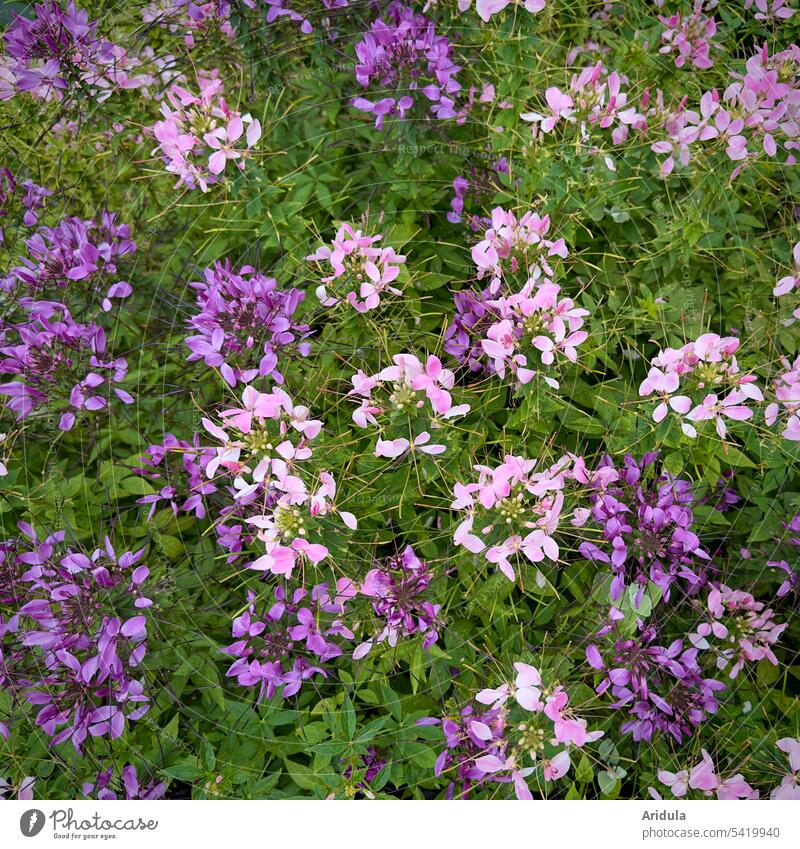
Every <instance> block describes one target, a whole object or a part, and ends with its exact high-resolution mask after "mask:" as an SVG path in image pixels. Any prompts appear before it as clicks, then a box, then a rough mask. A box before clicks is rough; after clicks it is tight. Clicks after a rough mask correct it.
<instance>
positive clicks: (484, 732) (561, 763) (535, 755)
mask: <svg viewBox="0 0 800 849" xmlns="http://www.w3.org/2000/svg"><path fill="white" fill-rule="evenodd" d="M514 669H515V670H516V672H517V674H516V677H515V679H514V682H513V683H504V684H501V685H500V686H499V687H496V688H490V689H485V690H481V691H480V692H479V693H477V694H476V696H475V701H476V702H478V703H479V704H481V705H488V706H490V707H489V710H487V711H485V712H483V713H476V712H475V711H474V709H473V708H472V706H467V707H466V708H465V709H464V710H462V711H461V713H460V714H459V715H458V716H457V717H446V718H445V719H443V720H438V719H435V718H425V719H423V720H420V721H419V724H423V725H434V724H439V723H441V726H442V731H443V733H444V737H445V741H446V744H447V748H446V749H445V750H444V751H443V752H442V753H441V754H440V755H439V757H438V758H437V761H436V767H435V773H436V775H440V774H441V773H442V772H444V770H445V769H447V770H448V771H449V770H454V769H455V770H457V776H458V780H459V782H460V784H461V789H460V795H461V796H462V797H463V796H464V795H466V794H467V793H468V792H469V790H470V789H471V788H472V787H473V786H476V785H481V784H483V783H485V782H499V783H513V785H514V792H515V795H516V797H517V798H518V799H532V798H533V796H532V794H531V791H530V787H529V786H528V782H527V780H526V779H527V778H528V777H529V776H530V775H533V774H536V778H537V780H538V781H539V783H541V782H542V781H544V782H545V783H547V782H551V781H558V779H560V778H563V777H564V776H565V775H566V774H567V773H568V772H569V769H570V766H571V762H570V752H571V751H572V750H573V749H580V748H582V747H583V746H585V745H586V744H587V743H593V742H595V741H596V740H599V739H600V737H602V736H603V732H602V731H589V730H588V729H587V723H586V720H585V719H583V718H581V717H580V716H578V715H577V714H576V713H575V711H574V708H573V707H571V706H570V704H569V696H568V694H567V692H566V690H565V689H564V688H563V687H562V686H560V685H556V686H552V687H549V688H547V687H544V686H543V684H542V677H541V675H540V673H539V670H538V669H537V668H536V667H534V666H531V665H530V664H527V663H520V662H517V663H515V664H514ZM527 762H529V763H530V764H531V765H529V766H526V765H525V764H526V763H527ZM454 787H455V782H454V783H453V784H451V786H450V788H449V789H448V797H452V795H453V790H454Z"/></svg>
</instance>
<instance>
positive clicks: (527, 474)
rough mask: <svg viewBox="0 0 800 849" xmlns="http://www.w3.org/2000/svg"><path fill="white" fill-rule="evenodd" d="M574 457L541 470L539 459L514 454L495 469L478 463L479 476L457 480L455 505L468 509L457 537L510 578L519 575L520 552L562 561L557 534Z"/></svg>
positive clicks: (537, 559) (533, 557)
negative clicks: (474, 478)
mask: <svg viewBox="0 0 800 849" xmlns="http://www.w3.org/2000/svg"><path fill="white" fill-rule="evenodd" d="M572 462H573V461H572V458H571V457H567V456H565V457H562V458H561V460H559V461H558V462H557V463H555V464H554V465H553V466H550V467H549V468H545V469H542V471H539V472H537V471H534V469H535V468H536V466H537V461H536V460H528V459H525V458H524V457H515V456H514V455H512V454H508V455H506V457H505V459H504V460H503V462H502V463H501V464H500V465H499V466H496V467H495V468H491V467H489V466H482V465H477V466H474V469H475V471H477V472H478V473H479V477H478V481H477V482H475V483H468V484H462V483H457V484H456V485H455V488H454V490H453V494H454V495H455V500H454V501H453V503H452V504H451V505H450V507H451V509H453V510H459V511H464V512H466V514H467V515H466V518H464V519H462V520H461V522H460V523H459V525H458V527H457V528H456V531H455V534H454V535H453V542H455V543H456V545H460V546H463V547H464V548H466V549H467V551H471V552H473V553H474V554H480V553H482V552H483V553H484V556H485V557H486V559H487V560H488V561H489V562H490V563H496V564H497V566H498V568H499V569H500V571H501V572H502V573H503V574H504V575H505V576H506V577H507V578H508V579H509V581H514V580H516V574H515V571H514V563H516V564H517V565H518V564H519V562H520V554H522V555H524V557H525V558H527V560H529V561H530V562H531V563H534V564H536V563H541V562H542V561H543V560H545V559H549V560H553V561H557V560H558V557H559V548H558V543H557V542H556V540H555V538H554V534H555V532H556V530H557V529H558V524H559V519H560V517H561V512H562V508H563V505H564V493H563V489H564V486H565V484H566V481H567V480H568V479H569V478H570V477H571V476H572V473H571V470H570V466H571V464H572ZM476 531H477V532H476ZM523 534H524V536H523ZM512 561H513V563H512ZM536 576H537V582H542V583H543V581H544V578H543V576H542V575H541V573H540V572H539V570H538V569H537V571H536Z"/></svg>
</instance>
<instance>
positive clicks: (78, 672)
mask: <svg viewBox="0 0 800 849" xmlns="http://www.w3.org/2000/svg"><path fill="white" fill-rule="evenodd" d="M19 527H20V530H21V531H22V533H23V535H24V537H25V539H24V540H21V541H19V542H17V543H16V545H15V547H14V550H13V554H12V557H13V560H9V559H7V560H6V564H5V565H6V567H7V568H9V569H13V570H16V572H17V578H18V581H17V586H18V591H17V592H16V593H15V596H17V597H15V608H16V609H15V612H14V614H13V616H12V619H11V620H10V622H9V623H7V624H6V626H5V627H6V630H7V631H8V632H10V633H12V634H13V636H14V637H15V638H16V642H17V645H18V646H19V647H20V649H24V651H26V652H27V653H28V656H27V660H28V661H29V662H30V663H31V664H35V667H36V671H35V672H33V674H32V675H31V674H26V672H25V668H24V666H23V667H22V668H21V669H20V670H18V672H17V674H16V675H15V680H14V681H12V682H11V687H12V690H20V691H21V692H22V695H23V697H24V699H25V701H27V702H28V703H29V704H31V705H35V706H36V707H37V708H38V713H37V715H36V725H38V726H39V727H40V728H41V729H42V730H43V731H44V732H45V733H46V734H47V735H48V736H50V737H51V738H52V744H53V745H57V744H58V743H61V742H64V741H65V740H71V741H72V743H73V745H74V746H75V749H76V750H77V751H78V752H80V751H81V749H82V746H83V744H84V742H85V741H86V739H87V737H89V736H92V737H99V736H103V735H109V736H110V737H111V738H112V739H115V738H118V737H120V736H121V735H122V734H123V732H124V730H125V726H126V723H127V722H132V721H134V720H136V719H138V718H139V717H141V716H143V715H144V714H145V713H146V712H147V710H148V708H149V699H148V696H147V695H146V694H145V691H144V684H143V683H142V681H141V680H139V679H137V678H135V677H134V675H135V670H136V668H137V667H138V666H139V664H140V663H141V661H142V658H143V657H144V655H145V652H146V651H147V643H146V638H147V614H146V611H147V608H149V607H150V605H151V604H152V601H151V599H150V598H148V597H147V596H146V595H145V589H144V587H145V584H146V582H147V579H148V577H149V575H150V570H149V568H148V567H147V566H145V565H144V564H142V563H141V560H142V558H143V556H144V549H141V550H139V551H136V552H129V551H126V552H124V553H122V554H117V552H116V551H115V550H114V548H113V547H112V545H111V542H110V541H109V540H108V539H106V541H105V545H104V546H103V547H102V548H98V549H97V550H95V551H94V552H92V553H91V555H87V554H84V553H83V552H81V551H77V550H73V549H66V553H64V554H63V555H61V556H59V554H58V553H57V549H58V548H60V547H61V543H62V542H63V539H64V534H63V532H60V533H58V534H55V535H51V536H49V537H47V538H46V539H45V540H44V541H43V542H40V541H39V539H38V537H37V534H36V532H35V531H34V529H33V528H32V527H31V526H30V525H27V524H25V523H20V525H19Z"/></svg>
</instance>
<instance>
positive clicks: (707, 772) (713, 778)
mask: <svg viewBox="0 0 800 849" xmlns="http://www.w3.org/2000/svg"><path fill="white" fill-rule="evenodd" d="M701 752H702V755H703V759H702V760H701V761H700V763H699V764H697V765H696V766H694V767H692V769H691V771H690V772H689V787H691V788H692V789H693V790H703V791H712V790H716V789H717V787H718V786H719V783H720V780H719V778H718V777H717V774H716V773H715V772H714V762H713V761H712V760H711V755H709V754H708V752H707V751H706V750H705V749H701Z"/></svg>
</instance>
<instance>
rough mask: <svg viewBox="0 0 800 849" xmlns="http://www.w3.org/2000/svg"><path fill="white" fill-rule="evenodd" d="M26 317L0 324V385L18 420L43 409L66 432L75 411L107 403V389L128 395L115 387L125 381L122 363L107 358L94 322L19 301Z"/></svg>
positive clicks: (126, 398) (46, 304)
mask: <svg viewBox="0 0 800 849" xmlns="http://www.w3.org/2000/svg"><path fill="white" fill-rule="evenodd" d="M20 306H21V307H22V308H23V309H24V310H26V311H27V313H28V315H29V317H28V319H27V320H25V321H21V322H18V323H16V324H5V323H3V322H0V343H3V344H0V375H9V376H12V377H14V379H13V380H11V381H10V382H8V383H3V384H0V395H5V396H7V397H8V401H7V403H6V406H7V408H8V409H9V410H10V411H11V412H13V413H14V414H15V415H16V418H17V420H18V421H21V420H23V419H26V418H27V417H28V416H29V415H31V414H32V413H33V412H35V411H39V410H40V409H45V410H46V411H47V412H49V413H50V414H52V415H54V416H58V417H59V422H58V428H59V430H64V431H66V430H71V429H72V428H73V427H74V425H75V423H76V421H77V419H78V417H79V415H82V414H85V413H93V412H97V411H98V410H102V409H104V408H105V407H106V406H107V405H108V401H109V400H110V396H111V392H112V391H113V394H114V395H115V396H116V397H117V399H119V400H120V401H122V403H123V404H132V403H133V398H132V397H131V396H130V394H129V393H128V392H126V391H125V390H124V389H121V388H120V387H118V386H114V384H116V383H120V382H121V381H123V380H125V378H126V377H127V373H128V364H127V361H126V360H125V359H123V358H121V357H120V358H117V359H112V360H106V359H104V358H103V357H102V355H103V354H104V353H105V346H106V338H105V333H104V331H103V329H102V328H101V327H99V326H98V325H96V324H78V323H77V322H76V321H75V320H74V319H73V318H72V316H71V314H70V312H69V310H67V309H66V307H64V305H63V304H59V303H56V302H53V301H32V300H31V299H29V298H23V299H21V300H20Z"/></svg>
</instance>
